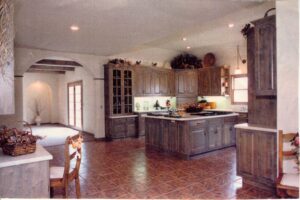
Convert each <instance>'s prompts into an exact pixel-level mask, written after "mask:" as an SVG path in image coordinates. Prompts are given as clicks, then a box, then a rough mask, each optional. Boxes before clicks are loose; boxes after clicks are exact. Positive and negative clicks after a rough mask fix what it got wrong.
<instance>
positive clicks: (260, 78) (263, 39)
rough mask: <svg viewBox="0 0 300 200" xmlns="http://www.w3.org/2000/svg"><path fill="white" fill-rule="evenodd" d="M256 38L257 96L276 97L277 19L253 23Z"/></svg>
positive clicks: (270, 17)
mask: <svg viewBox="0 0 300 200" xmlns="http://www.w3.org/2000/svg"><path fill="white" fill-rule="evenodd" d="M252 23H253V24H254V27H255V28H254V34H255V35H254V37H255V65H254V68H255V94H256V96H276V18H275V15H273V16H269V17H264V18H262V19H259V20H256V21H253V22H252Z"/></svg>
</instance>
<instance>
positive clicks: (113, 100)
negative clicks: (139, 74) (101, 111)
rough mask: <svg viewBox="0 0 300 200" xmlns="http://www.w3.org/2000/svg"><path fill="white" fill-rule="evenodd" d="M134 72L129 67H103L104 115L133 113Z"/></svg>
mask: <svg viewBox="0 0 300 200" xmlns="http://www.w3.org/2000/svg"><path fill="white" fill-rule="evenodd" d="M133 80H134V72H133V70H132V69H131V68H129V67H115V66H113V65H106V66H105V83H104V84H105V86H104V87H105V106H106V109H105V111H106V115H107V116H110V115H126V114H132V112H133V88H134V81H133Z"/></svg>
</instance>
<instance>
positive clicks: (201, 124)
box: [190, 120, 206, 131]
mask: <svg viewBox="0 0 300 200" xmlns="http://www.w3.org/2000/svg"><path fill="white" fill-rule="evenodd" d="M205 127H206V121H205V120H196V121H191V122H190V129H191V130H192V131H193V130H198V129H201V128H205Z"/></svg>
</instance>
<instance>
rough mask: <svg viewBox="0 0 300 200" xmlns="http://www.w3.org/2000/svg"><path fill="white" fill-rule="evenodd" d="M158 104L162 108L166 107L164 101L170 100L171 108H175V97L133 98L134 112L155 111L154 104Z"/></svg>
mask: <svg viewBox="0 0 300 200" xmlns="http://www.w3.org/2000/svg"><path fill="white" fill-rule="evenodd" d="M157 100H158V103H159V105H160V106H162V107H166V101H167V100H170V102H171V108H176V97H135V98H134V111H135V112H143V111H155V110H156V109H155V107H154V105H155V103H156V101H157Z"/></svg>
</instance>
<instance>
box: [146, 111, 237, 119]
mask: <svg viewBox="0 0 300 200" xmlns="http://www.w3.org/2000/svg"><path fill="white" fill-rule="evenodd" d="M238 115H239V114H238V113H230V114H224V115H213V116H197V115H191V114H186V115H185V116H183V117H181V118H174V117H165V116H150V115H146V116H144V117H145V118H153V119H164V120H172V121H192V120H201V119H215V118H224V117H234V116H238Z"/></svg>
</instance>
